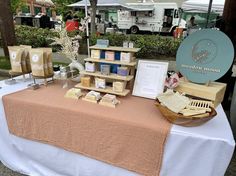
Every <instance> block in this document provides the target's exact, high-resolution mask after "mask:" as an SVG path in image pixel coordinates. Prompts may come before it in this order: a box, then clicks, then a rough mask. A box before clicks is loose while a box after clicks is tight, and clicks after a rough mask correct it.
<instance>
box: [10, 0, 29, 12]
mask: <svg viewBox="0 0 236 176" xmlns="http://www.w3.org/2000/svg"><path fill="white" fill-rule="evenodd" d="M25 6H26V2H25V1H24V0H11V10H12V12H13V13H16V10H17V9H18V8H20V9H21V8H23V7H25Z"/></svg>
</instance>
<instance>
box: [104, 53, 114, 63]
mask: <svg viewBox="0 0 236 176" xmlns="http://www.w3.org/2000/svg"><path fill="white" fill-rule="evenodd" d="M105 60H109V61H114V60H115V52H113V51H106V53H105Z"/></svg>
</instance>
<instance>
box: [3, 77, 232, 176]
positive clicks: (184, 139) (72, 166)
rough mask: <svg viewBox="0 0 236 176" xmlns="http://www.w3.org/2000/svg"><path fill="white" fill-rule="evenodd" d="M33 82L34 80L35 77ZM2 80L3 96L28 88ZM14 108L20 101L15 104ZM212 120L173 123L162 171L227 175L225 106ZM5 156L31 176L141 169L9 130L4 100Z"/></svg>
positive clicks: (121, 173)
mask: <svg viewBox="0 0 236 176" xmlns="http://www.w3.org/2000/svg"><path fill="white" fill-rule="evenodd" d="M31 82H32V81H31ZM28 83H29V82H22V80H20V81H19V82H18V83H17V84H15V85H5V83H4V82H3V81H1V82H0V86H1V87H2V89H0V97H2V96H3V95H5V94H8V93H12V92H15V91H18V90H22V89H24V88H26V86H27V84H28ZM12 108H14V107H12ZM217 113H218V115H217V117H215V118H214V119H213V120H211V121H209V122H208V123H206V124H204V125H202V126H199V127H191V128H185V127H181V126H176V125H173V127H172V129H171V132H170V135H169V137H168V140H167V143H166V146H165V151H164V158H163V165H162V169H161V176H190V175H191V176H223V175H224V173H225V171H226V169H227V166H228V164H229V162H230V160H231V157H232V155H233V151H234V147H235V141H234V139H233V136H232V132H231V129H230V126H229V124H228V121H227V118H226V115H225V113H224V111H223V109H222V106H221V105H220V106H218V108H217ZM0 160H1V161H2V163H4V164H5V165H6V166H8V167H9V168H11V169H12V170H15V171H18V172H21V173H24V174H26V175H31V176H136V175H137V174H136V173H133V172H130V171H127V170H125V169H122V168H118V167H115V166H112V165H109V164H106V163H104V162H101V161H97V160H94V159H91V158H88V157H85V156H83V155H80V154H76V153H72V152H68V151H65V150H63V149H61V148H57V147H54V146H50V145H47V144H42V143H39V142H34V141H30V140H26V139H23V138H19V137H16V136H14V135H11V134H9V131H8V126H7V123H6V118H5V114H4V109H3V104H2V98H1V101H0Z"/></svg>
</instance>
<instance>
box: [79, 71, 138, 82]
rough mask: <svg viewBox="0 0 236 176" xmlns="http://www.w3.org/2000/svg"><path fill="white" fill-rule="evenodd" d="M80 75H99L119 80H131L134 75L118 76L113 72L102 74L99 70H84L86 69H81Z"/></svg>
mask: <svg viewBox="0 0 236 176" xmlns="http://www.w3.org/2000/svg"><path fill="white" fill-rule="evenodd" d="M80 74H81V75H89V76H95V77H100V78H110V79H115V80H121V81H131V80H132V79H134V76H132V75H128V76H120V75H117V74H114V73H111V74H110V75H104V74H101V72H99V71H97V72H86V71H81V72H80Z"/></svg>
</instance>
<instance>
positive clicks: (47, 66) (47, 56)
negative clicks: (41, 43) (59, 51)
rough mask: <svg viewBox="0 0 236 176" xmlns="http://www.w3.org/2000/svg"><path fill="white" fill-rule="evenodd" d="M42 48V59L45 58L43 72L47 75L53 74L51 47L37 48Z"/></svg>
mask: <svg viewBox="0 0 236 176" xmlns="http://www.w3.org/2000/svg"><path fill="white" fill-rule="evenodd" d="M38 49H42V50H43V52H44V60H45V69H46V70H45V72H46V73H47V75H48V76H51V75H53V74H54V71H53V64H52V48H38Z"/></svg>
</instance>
